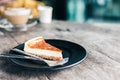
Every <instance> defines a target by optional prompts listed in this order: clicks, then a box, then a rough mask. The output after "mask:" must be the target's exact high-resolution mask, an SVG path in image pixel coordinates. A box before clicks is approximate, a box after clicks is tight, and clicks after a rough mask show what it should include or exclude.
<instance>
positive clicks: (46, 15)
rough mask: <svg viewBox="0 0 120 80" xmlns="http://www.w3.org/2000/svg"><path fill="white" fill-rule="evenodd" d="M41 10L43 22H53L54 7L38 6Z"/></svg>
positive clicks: (41, 20) (40, 18)
mask: <svg viewBox="0 0 120 80" xmlns="http://www.w3.org/2000/svg"><path fill="white" fill-rule="evenodd" d="M38 10H39V14H40V17H39V20H40V22H41V23H51V22H52V11H53V8H52V7H50V6H44V7H42V6H38Z"/></svg>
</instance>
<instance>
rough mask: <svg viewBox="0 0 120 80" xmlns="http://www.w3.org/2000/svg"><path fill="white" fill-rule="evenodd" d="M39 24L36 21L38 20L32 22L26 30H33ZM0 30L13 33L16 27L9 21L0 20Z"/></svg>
mask: <svg viewBox="0 0 120 80" xmlns="http://www.w3.org/2000/svg"><path fill="white" fill-rule="evenodd" d="M37 23H38V21H36V20H30V21H28V22H27V24H26V28H31V27H33V26H35V25H36V24H37ZM0 28H1V29H4V30H6V31H13V29H14V28H15V27H14V25H12V24H11V23H9V22H8V21H7V19H2V20H0Z"/></svg>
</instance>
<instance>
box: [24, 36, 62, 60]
mask: <svg viewBox="0 0 120 80" xmlns="http://www.w3.org/2000/svg"><path fill="white" fill-rule="evenodd" d="M24 51H25V52H27V53H26V54H29V55H33V56H36V57H40V58H43V59H48V60H53V61H59V60H62V59H63V57H62V50H60V49H58V48H56V47H55V46H52V45H50V44H48V43H46V42H45V40H44V38H43V37H37V38H33V39H31V40H28V41H27V42H25V46H24Z"/></svg>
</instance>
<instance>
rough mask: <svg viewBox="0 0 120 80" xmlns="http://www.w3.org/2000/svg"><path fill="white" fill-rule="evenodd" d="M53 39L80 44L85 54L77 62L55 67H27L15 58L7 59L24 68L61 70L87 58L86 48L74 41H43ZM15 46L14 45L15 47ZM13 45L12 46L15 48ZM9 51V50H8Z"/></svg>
mask: <svg viewBox="0 0 120 80" xmlns="http://www.w3.org/2000/svg"><path fill="white" fill-rule="evenodd" d="M53 40H55V41H63V42H68V43H72V44H75V45H78V46H80V47H81V48H82V49H84V51H85V56H84V57H83V58H82V59H81V60H78V61H77V62H75V63H73V64H70V65H67V66H60V67H59V66H58V67H57V68H56V66H55V67H49V68H48V67H47V68H46V67H44V68H43V67H42V68H40V67H39V68H35V67H28V66H24V65H21V64H19V63H18V62H16V61H15V60H16V59H9V61H10V62H12V63H14V64H16V65H19V66H21V67H24V68H30V69H31V68H32V69H45V70H46V69H47V70H61V69H66V68H70V67H73V66H75V65H77V64H79V63H81V62H83V61H84V60H85V59H86V58H87V56H88V53H87V51H86V49H85V48H84V47H83V46H82V45H80V44H77V43H75V42H72V41H67V40H61V39H45V41H53ZM22 44H24V43H22ZM22 44H18V45H17V46H19V45H22ZM17 46H15V47H17ZM15 47H14V48H15ZM10 51H11V50H10ZM10 51H9V53H10Z"/></svg>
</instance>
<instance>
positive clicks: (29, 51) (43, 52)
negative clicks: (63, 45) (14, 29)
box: [24, 47, 62, 57]
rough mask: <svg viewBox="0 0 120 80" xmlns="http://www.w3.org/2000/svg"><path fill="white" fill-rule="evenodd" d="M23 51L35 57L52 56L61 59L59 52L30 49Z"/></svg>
mask: <svg viewBox="0 0 120 80" xmlns="http://www.w3.org/2000/svg"><path fill="white" fill-rule="evenodd" d="M24 51H26V52H28V53H32V54H36V55H43V56H54V57H62V53H61V52H57V51H50V50H42V49H31V48H27V47H25V48H24Z"/></svg>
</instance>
